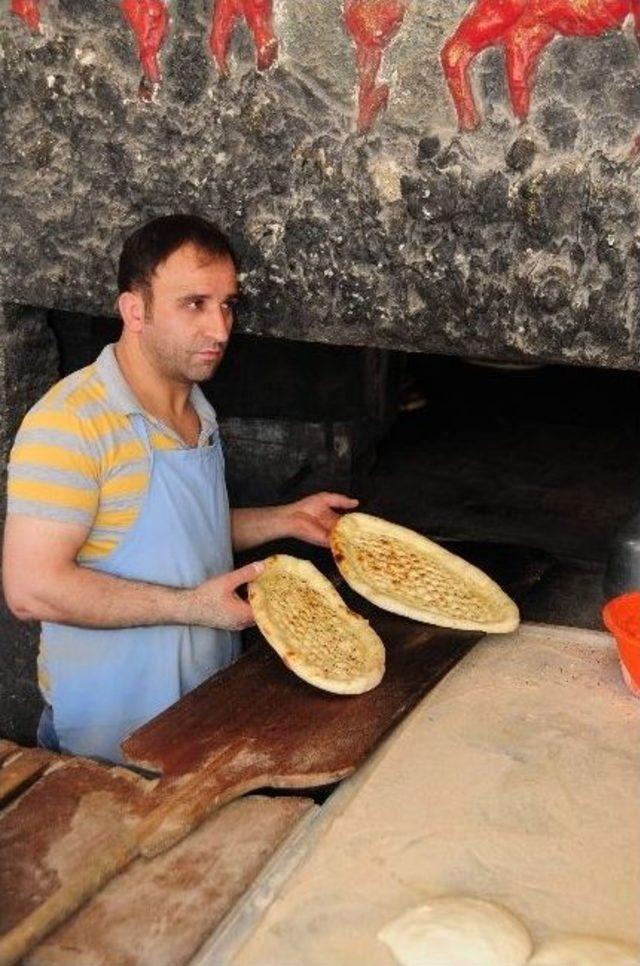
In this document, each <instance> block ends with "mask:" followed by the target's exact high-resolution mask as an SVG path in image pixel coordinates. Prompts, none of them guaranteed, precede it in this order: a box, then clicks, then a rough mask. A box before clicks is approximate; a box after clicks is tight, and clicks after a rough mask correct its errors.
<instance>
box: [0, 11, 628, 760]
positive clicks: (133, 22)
mask: <svg viewBox="0 0 640 966" xmlns="http://www.w3.org/2000/svg"><path fill="white" fill-rule="evenodd" d="M505 6H506V5H504V4H501V3H500V2H499V0H476V2H475V3H470V2H469V0H453V2H451V3H448V4H437V3H429V2H427V0H344V2H343V0H168V2H164V0H123V2H121V3H120V2H117V0H102V2H100V3H97V2H96V3H91V2H84V0H49V2H45V0H0V72H1V75H2V84H1V88H0V105H1V111H2V117H1V119H0V138H1V143H0V157H1V168H0V170H1V171H2V184H1V207H0V409H1V412H2V421H1V425H0V446H1V448H2V466H3V469H4V467H5V465H6V459H7V456H8V453H9V450H10V447H11V443H12V439H13V435H14V433H15V431H16V429H17V426H18V424H19V422H20V420H21V418H22V416H23V414H24V412H25V411H26V410H27V409H28V408H29V406H30V405H31V404H32V403H33V402H34V401H35V399H36V398H38V396H39V395H41V393H42V392H44V391H45V389H46V388H47V387H48V386H49V385H51V384H52V383H53V382H54V381H56V380H57V379H58V378H59V377H60V376H61V375H63V374H65V373H66V372H68V371H71V370H72V369H75V368H78V367H79V366H81V365H84V364H86V363H87V362H89V361H91V359H93V358H94V356H95V355H96V354H97V352H98V351H99V349H100V348H101V346H102V345H104V344H105V343H106V342H108V341H113V339H114V338H117V332H118V326H117V322H116V320H115V319H114V308H113V303H114V294H115V289H114V268H115V259H116V257H117V253H118V251H119V246H120V244H121V241H122V238H123V237H124V236H125V235H126V234H127V233H128V232H129V231H130V230H131V229H132V228H133V227H134V226H136V225H137V224H139V223H140V222H142V221H143V220H145V219H146V218H148V217H151V216H154V215H158V214H166V213H169V212H174V211H181V210H185V211H195V212H198V213H201V214H204V215H206V216H208V217H210V218H212V219H214V220H216V221H218V222H219V223H220V224H221V226H222V227H224V228H225V229H226V230H227V231H228V232H229V233H230V235H231V237H232V239H233V241H234V243H235V245H236V247H237V249H238V252H239V254H240V258H241V262H242V286H243V296H244V297H243V306H242V310H241V312H240V315H239V318H238V323H237V329H238V333H239V336H238V338H237V340H236V344H235V346H234V348H233V351H232V353H231V356H232V357H231V359H229V360H228V361H227V362H226V363H225V367H224V369H223V371H222V372H221V373H220V376H219V379H218V381H217V383H216V385H213V386H212V387H211V395H212V398H213V399H214V402H215V403H216V405H217V406H218V408H219V412H220V415H221V417H222V420H223V425H224V428H225V435H226V438H227V446H228V452H229V468H230V474H231V486H232V490H234V492H235V495H236V499H237V500H240V501H241V502H245V503H250V502H251V501H258V500H260V501H262V500H277V499H288V498H290V497H291V496H293V495H295V494H298V493H302V492H308V490H309V489H310V488H312V487H317V486H334V487H338V486H339V487H343V488H347V487H351V488H353V487H355V488H356V489H359V492H360V491H361V492H362V493H363V494H364V495H365V499H370V500H371V506H372V507H373V508H374V509H375V508H378V509H380V510H383V511H384V510H386V512H388V513H395V515H396V518H397V519H398V522H407V523H413V524H414V525H417V526H418V525H420V526H422V527H423V528H424V529H425V530H428V531H429V532H431V533H433V534H434V535H436V536H442V537H445V538H447V537H448V538H460V537H465V536H467V537H469V536H470V537H472V538H475V539H483V538H484V539H493V540H504V541H506V542H509V541H510V540H514V539H519V540H520V541H521V542H524V543H528V544H530V545H535V546H537V547H538V548H539V549H541V550H543V551H545V552H547V553H553V552H554V551H558V552H560V553H566V554H567V555H568V556H573V557H574V558H581V557H582V558H588V561H589V562H591V563H594V561H595V562H598V561H599V562H600V563H602V560H603V559H604V554H605V544H606V536H607V531H608V527H609V526H611V527H613V526H614V525H617V524H618V523H619V522H620V521H621V520H622V519H624V517H625V516H626V515H628V514H629V513H630V512H631V510H632V506H631V505H630V504H631V503H633V500H634V494H635V500H636V504H637V503H638V502H640V486H639V484H638V457H637V452H638V445H637V444H638V416H637V413H638V412H639V411H640V409H639V407H638V401H639V395H640V394H639V392H638V385H639V384H638V376H637V370H638V366H639V363H640V329H639V327H638V312H639V298H640V191H639V187H640V140H639V137H640V135H639V128H640V48H639V43H638V39H639V38H638V35H639V34H640V21H639V20H638V16H637V11H636V16H635V18H634V15H633V9H634V8H633V4H632V2H631V0H592V2H590V3H589V4H586V5H585V4H584V3H582V2H578V0H564V2H563V3H561V4H558V3H557V2H556V3H554V4H551V3H549V2H547V0H519V2H517V3H511V4H509V5H508V6H509V11H510V12H509V16H508V17H507V16H506V14H505V12H504V8H505ZM409 356H411V357H412V358H413V359H414V362H413V364H411V363H407V359H408V358H409ZM463 360H464V361H463ZM483 362H490V363H491V364H492V365H495V364H498V365H499V366H501V367H502V369H487V368H483V367H482V366H481V365H480V366H479V365H478V363H483ZM505 366H510V367H511V368H510V369H509V370H507V371H505V368H504V367H505ZM527 367H539V368H527ZM569 367H571V368H569ZM576 367H579V368H576ZM407 368H408V369H409V370H411V369H412V370H413V372H412V375H413V378H414V379H416V380H417V381H418V383H419V384H420V383H421V385H422V389H423V390H424V392H425V395H426V397H427V404H428V405H427V411H428V406H429V402H430V394H431V401H433V400H434V399H435V408H434V409H433V410H432V412H433V413H434V414H435V415H434V420H435V422H436V425H438V426H440V432H439V433H437V432H435V431H434V429H433V425H434V423H433V422H431V423H429V422H428V421H427V422H425V423H419V422H416V421H414V422H413V423H412V424H411V425H410V427H409V428H408V429H406V426H405V430H403V432H404V436H402V433H401V435H400V436H397V437H396V441H395V443H393V444H392V445H390V448H389V449H388V450H387V451H386V452H387V455H386V457H385V458H384V459H383V460H382V463H381V464H379V469H378V471H377V472H378V477H377V479H378V481H379V482H381V483H382V484H385V483H386V489H385V487H384V486H383V490H384V493H385V494H386V496H384V495H383V497H380V496H379V495H376V492H375V487H373V488H371V486H370V479H371V476H370V470H371V467H372V465H373V459H374V455H375V452H376V446H377V447H378V453H380V452H381V451H382V449H383V447H382V444H381V440H382V439H383V437H384V434H385V433H386V432H387V430H388V429H389V427H390V425H391V422H392V417H393V415H394V413H395V411H396V409H397V404H398V399H399V398H400V386H401V383H402V380H403V377H405V376H406V374H407ZM616 370H617V372H616ZM517 380H520V382H518V381H517ZM597 394H600V396H599V397H598V399H599V402H598V400H596V396H597ZM501 398H502V399H503V400H504V404H503V405H502V406H501V407H497V408H494V410H492V412H494V415H495V414H496V413H497V412H498V409H500V412H501V413H502V416H501V417H500V418H498V417H496V422H495V425H496V426H501V427H502V430H503V437H502V438H503V442H504V447H505V448H504V449H503V451H502V453H503V455H502V456H499V455H497V453H496V451H495V447H494V450H493V451H492V449H491V445H489V448H488V453H489V455H488V456H487V460H488V462H487V463H486V464H484V465H485V467H486V469H485V470H481V469H479V467H480V465H481V464H480V463H475V464H474V466H473V471H472V472H471V475H470V476H467V477H465V473H468V472H469V467H470V465H471V463H473V457H472V456H468V457H467V458H466V461H465V457H464V454H465V453H466V454H469V453H470V451H471V450H473V447H474V440H477V439H478V438H479V437H478V433H475V434H474V431H473V427H474V426H476V427H477V425H478V424H479V419H480V415H479V414H481V413H484V414H485V415H487V412H488V410H486V409H483V408H482V405H480V406H479V407H477V410H476V415H477V417H478V418H477V420H476V422H475V423H473V421H471V422H469V419H468V417H467V415H466V414H467V413H469V412H471V411H473V410H474V400H483V401H484V403H486V401H487V400H494V401H495V400H499V399H501ZM447 400H448V402H449V403H454V405H453V406H449V407H448V411H449V412H452V411H453V412H455V413H457V414H458V416H459V419H458V421H457V422H456V419H453V420H452V422H451V423H450V424H449V423H445V420H444V416H443V413H444V409H445V405H444V403H445V401H447ZM456 400H457V401H458V403H460V400H462V401H466V405H467V409H466V410H465V411H464V412H463V408H464V407H462V404H460V405H457V406H456V404H455V401H456ZM526 400H528V401H529V403H530V407H529V409H528V410H526V412H525V409H526V406H525V405H524V401H526ZM567 400H570V405H569V406H568V410H567V411H568V412H569V416H568V417H567V420H565V421H564V423H563V420H562V413H563V407H566V406H567ZM484 403H483V405H484ZM519 405H520V407H521V408H520V410H519ZM489 409H491V407H490V406H489ZM534 410H535V411H538V412H539V413H542V414H543V418H544V416H545V414H546V417H548V418H549V423H550V425H556V426H558V425H564V427H565V429H566V428H567V426H568V427H570V429H569V430H567V435H566V436H563V435H562V433H560V434H559V435H556V436H555V437H554V438H555V439H556V440H557V442H556V445H555V448H554V447H553V446H551V448H549V449H547V450H545V446H544V443H542V444H541V445H540V446H539V445H538V444H540V441H541V440H544V438H545V432H544V430H543V429H541V428H540V425H541V424H536V425H537V426H538V428H537V429H535V430H534V429H533V428H532V423H531V419H532V413H533V412H534ZM505 411H507V412H508V414H509V417H513V422H511V423H509V425H508V428H506V429H505V426H506V425H507V422H508V420H507V421H506V422H505V417H504V413H505ZM518 414H519V416H520V417H521V422H520V423H517V422H516V416H517V415H518ZM634 414H635V415H634ZM419 418H422V417H418V416H416V417H415V420H418V419H419ZM591 418H593V420H594V422H593V424H592V425H590V424H589V420H590V419H591ZM489 424H490V425H494V424H492V423H491V422H490V421H489V423H488V424H487V425H489ZM463 425H464V426H467V433H466V435H465V433H464V432H462V429H461V427H462V426H463ZM576 425H579V426H580V432H579V433H578V434H577V436H576V434H575V433H572V432H571V427H575V426H576ZM445 426H446V427H447V429H446V431H445V428H444V427H445ZM518 426H520V430H518V428H517V427H518ZM429 427H430V428H429ZM456 427H457V431H459V432H460V434H461V435H460V436H458V437H456V436H455V432H454V429H455V428H456ZM612 428H615V429H616V432H617V436H616V435H615V434H612V433H611V429H612ZM498 435H499V434H498ZM551 435H553V433H551ZM614 436H615V439H616V440H617V442H612V440H613V439H614ZM569 437H571V438H572V439H573V440H574V442H575V440H576V439H578V442H576V443H575V447H574V450H575V451H576V452H578V451H579V452H578V456H577V462H574V463H573V464H572V465H573V467H574V471H575V474H578V473H579V475H580V484H579V485H577V488H575V489H574V490H573V491H572V492H573V494H574V496H573V498H572V499H573V501H574V502H573V504H572V503H571V500H570V499H569V498H568V497H567V498H566V499H567V502H566V505H564V509H563V512H566V514H567V515H571V513H573V514H574V516H575V518H576V519H577V520H578V521H580V520H582V521H584V520H586V518H587V517H588V516H589V514H590V512H591V510H592V509H594V508H595V507H596V506H599V507H600V508H601V507H602V506H605V505H606V508H607V509H606V513H604V515H603V516H602V517H601V518H600V519H599V522H598V521H596V524H595V525H594V526H593V528H592V529H591V530H590V531H589V532H588V533H587V530H588V527H586V528H585V527H583V528H582V530H581V529H580V526H578V530H579V531H580V533H581V534H582V537H584V539H582V538H581V539H575V540H573V542H572V538H571V535H570V534H569V535H565V537H566V539H565V538H564V537H563V535H562V534H558V541H557V542H556V543H555V544H553V542H551V543H549V544H548V545H547V544H546V543H545V540H544V539H539V540H536V533H535V522H532V521H534V519H535V517H534V515H533V514H532V516H531V519H530V521H529V524H528V526H529V529H528V530H527V531H526V533H524V532H518V533H514V530H513V529H510V528H509V527H508V526H507V525H506V522H505V521H508V519H509V512H508V508H509V506H510V504H509V501H508V498H505V500H504V504H503V506H504V507H505V508H506V510H505V513H504V514H503V517H502V520H500V519H498V516H497V514H496V511H495V507H493V508H489V509H488V508H487V505H486V504H484V505H483V504H482V500H481V499H479V498H478V496H477V491H474V489H473V484H472V483H471V482H469V483H468V486H467V488H466V491H465V486H464V480H465V479H468V480H475V481H476V483H477V481H478V479H479V476H478V474H479V475H480V476H481V477H483V479H484V482H485V483H486V484H487V485H486V487H485V490H484V491H483V492H486V491H487V489H491V486H492V482H493V480H492V473H493V474H495V473H496V472H497V471H496V470H495V467H501V468H502V470H504V467H505V463H506V462H508V458H507V457H505V456H504V453H505V452H506V453H514V452H517V453H518V454H519V455H518V459H519V460H520V461H521V462H520V464H519V465H520V466H521V467H522V466H524V465H525V464H526V459H527V457H526V453H527V452H528V453H529V454H530V459H529V465H528V468H527V472H528V474H529V475H528V479H529V481H530V486H531V490H530V493H526V492H524V491H523V490H522V486H524V484H523V483H522V479H523V478H524V477H523V475H522V474H521V476H520V478H519V479H520V486H521V491H520V500H521V504H523V505H524V503H527V502H529V503H530V504H535V501H536V500H539V498H540V493H542V492H547V493H548V492H553V490H554V487H555V489H556V490H558V489H562V486H563V485H564V484H563V482H562V477H563V473H565V476H566V474H567V473H569V470H568V469H567V470H566V472H565V471H564V470H563V469H562V466H561V454H562V452H563V447H564V446H565V442H566V439H568V438H569ZM589 438H593V439H597V440H599V441H600V442H599V443H597V445H595V446H594V448H593V449H589V447H588V446H587V443H586V442H585V441H587V440H588V439H589ZM403 440H404V442H403ZM563 441H565V442H563ZM580 441H582V442H583V443H584V446H583V445H582V443H581V442H580ZM581 446H582V449H581ZM536 447H538V448H536ZM569 449H571V448H570V447H565V452H568V450H569ZM409 452H410V453H411V459H412V460H413V462H411V463H410V464H409V463H405V469H404V471H403V472H402V473H400V475H401V476H403V478H404V479H405V480H407V479H408V478H410V479H411V481H412V484H413V485H412V486H411V487H407V489H406V490H405V489H400V490H399V489H397V488H396V487H395V484H393V482H392V477H391V469H390V468H391V467H392V466H395V465H397V463H398V460H400V459H401V456H402V453H404V454H405V457H406V454H407V453H409ZM416 453H417V454H418V455H417V456H416ZM447 453H448V454H449V457H451V456H452V454H455V459H454V463H453V464H451V463H449V466H451V465H455V473H454V475H455V477H456V479H457V480H458V481H462V482H459V485H458V487H457V489H456V488H455V487H453V488H451V487H450V486H449V483H447V482H446V481H445V477H444V476H442V478H441V483H442V486H441V490H440V494H441V498H440V499H438V498H437V495H436V491H435V483H434V484H433V485H431V484H430V485H427V482H426V481H427V480H429V479H431V480H435V481H436V482H437V480H438V479H439V477H438V472H435V473H432V472H430V467H433V466H434V465H435V464H434V460H436V456H437V458H438V459H441V460H444V458H445V454H447ZM438 454H439V455H438ZM405 457H402V458H405ZM594 457H596V458H597V457H602V461H603V464H601V465H605V464H606V467H608V469H609V470H610V472H609V475H608V476H607V475H606V473H605V475H604V476H602V474H601V475H600V476H599V475H598V472H599V470H598V467H597V466H594V465H593V459H594ZM385 460H386V461H385ZM607 460H609V462H608V463H607ZM523 461H524V462H523ZM436 462H437V461H436ZM437 465H440V464H437ZM267 467H268V468H267ZM492 467H493V469H492ZM550 467H554V468H555V470H554V472H552V471H551V469H550ZM558 467H560V468H558ZM523 473H524V470H523ZM474 474H476V475H474ZM393 479H395V477H394V478H393ZM450 479H451V472H450V474H449V476H448V477H446V480H450ZM594 480H595V482H594ZM592 483H593V485H592V486H591V485H590V484H592ZM545 487H546V490H545ZM497 490H499V487H498V488H497ZM409 491H410V492H411V493H412V494H413V496H414V500H415V502H411V501H408V500H407V499H405V496H404V493H405V492H409ZM564 492H565V491H564V490H563V493H564ZM500 499H502V496H500ZM394 501H395V502H394ZM465 501H466V502H465ZM580 501H582V502H580ZM3 502H4V500H3ZM461 506H465V507H467V509H468V508H469V506H472V507H474V508H475V509H473V513H474V514H475V517H474V524H473V526H471V527H469V526H468V525H467V523H468V517H466V518H465V520H466V521H467V522H465V521H464V520H463V519H462V511H461V509H460V507H461ZM594 512H595V511H594ZM543 515H544V514H543ZM558 519H560V517H559V516H558V515H556V516H554V514H553V513H550V514H549V515H548V516H547V517H546V520H547V523H546V524H545V525H546V526H547V529H548V531H549V530H552V529H553V528H554V526H555V523H554V521H557V520H558ZM482 520H484V521H485V524H486V526H485V528H484V530H483V527H482V526H481V522H482ZM516 530H517V527H516ZM525 530H526V527H525ZM585 534H586V535H585ZM574 536H575V531H574ZM563 540H564V542H563ZM585 547H587V549H586V550H585ZM0 633H1V643H2V651H1V653H2V659H1V662H0V669H1V670H0V709H1V710H0V733H2V734H3V735H6V736H7V737H11V738H14V739H16V740H19V741H25V742H28V741H29V740H31V739H32V735H33V726H34V722H35V720H36V717H37V714H38V710H39V709H38V698H37V692H36V688H35V683H34V681H35V672H34V653H35V630H34V628H30V627H28V626H26V625H18V624H17V623H16V622H15V621H13V619H12V618H10V617H9V615H8V614H7V613H6V611H3V612H2V614H0Z"/></svg>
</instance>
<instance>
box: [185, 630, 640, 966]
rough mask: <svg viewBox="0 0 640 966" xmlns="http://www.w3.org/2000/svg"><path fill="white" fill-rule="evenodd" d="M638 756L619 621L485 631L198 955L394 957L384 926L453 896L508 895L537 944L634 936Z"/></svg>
mask: <svg viewBox="0 0 640 966" xmlns="http://www.w3.org/2000/svg"><path fill="white" fill-rule="evenodd" d="M639 762H640V704H639V703H638V701H637V700H635V699H634V698H633V697H632V696H631V695H630V693H629V692H628V691H627V690H626V688H625V686H624V684H623V682H622V678H621V675H620V670H619V666H618V659H617V655H616V651H615V647H614V646H613V644H612V640H611V638H610V637H609V636H608V635H606V634H600V633H595V632H586V631H580V630H574V629H569V628H558V627H541V626H534V625H524V626H523V627H522V628H521V629H520V631H519V632H517V633H515V634H513V635H509V636H508V637H498V636H495V637H490V638H487V639H486V640H485V641H483V642H482V643H480V644H479V645H477V646H476V647H475V648H474V650H473V651H471V652H470V653H469V654H468V655H467V656H466V657H465V658H464V659H463V660H462V662H461V663H460V664H459V665H458V666H457V667H456V668H454V670H453V671H451V672H450V673H449V675H447V677H446V678H445V679H444V680H443V681H442V682H441V683H440V684H439V685H438V686H437V687H436V688H435V689H434V690H433V691H432V692H431V693H430V694H429V695H428V696H427V697H426V698H425V699H424V700H423V701H422V702H421V704H420V705H419V706H418V707H417V708H416V709H415V710H414V712H413V713H412V714H411V716H410V717H409V718H408V719H407V720H406V721H405V723H404V724H403V725H402V726H400V727H399V728H398V729H396V731H395V732H394V733H393V734H392V735H391V736H390V737H389V739H388V740H387V741H386V743H385V744H384V745H383V746H382V747H381V748H380V749H379V750H378V751H377V752H376V753H375V754H374V755H373V756H372V758H371V759H370V761H369V762H368V763H367V765H366V766H365V767H364V768H362V769H361V770H360V771H359V772H358V773H357V774H356V775H355V776H354V777H353V778H351V779H349V780H348V781H347V782H345V783H343V785H342V786H341V788H340V789H339V790H338V791H337V792H336V793H335V794H334V796H333V797H332V798H331V799H330V800H329V801H328V802H327V803H326V804H325V805H324V806H323V809H322V810H321V814H320V815H319V816H318V818H317V820H316V823H315V828H314V830H313V832H312V833H311V835H309V836H308V839H307V844H306V849H305V848H302V849H300V848H299V851H298V856H296V855H293V854H280V856H278V858H277V861H276V862H274V863H273V864H272V865H271V867H270V869H268V870H267V871H266V873H265V875H263V877H262V881H261V882H260V883H259V885H258V887H257V888H256V887H254V889H253V890H252V892H251V893H250V894H249V896H247V897H246V899H245V901H244V902H243V903H241V904H240V905H239V906H238V907H236V910H235V911H234V913H232V914H231V916H230V917H229V919H228V920H227V922H226V924H225V925H224V926H223V927H221V928H220V929H219V930H218V932H217V934H216V935H215V936H213V937H212V938H211V939H210V941H209V942H208V943H207V944H205V947H204V948H203V951H202V952H201V954H200V955H199V956H198V957H197V960H196V962H197V963H198V966H202V964H204V963H209V964H213V963H216V964H219V963H223V962H224V963H227V962H233V963H234V964H242V966H276V964H277V966H287V964H291V966H293V964H295V966H301V964H318V966H326V964H328V963H331V964H332V966H338V964H345V966H346V964H349V966H352V964H353V963H354V962H366V963H367V964H371V966H375V964H380V966H383V964H390V963H392V962H393V960H392V958H391V955H390V953H389V952H388V950H387V948H386V947H385V946H383V945H382V943H380V942H379V941H378V939H377V938H376V937H377V933H378V931H379V929H380V928H381V927H382V926H383V925H384V924H385V923H386V922H388V921H389V920H390V919H392V918H394V917H395V916H397V915H399V914H400V913H402V912H403V911H404V910H405V909H407V908H410V907H412V906H416V905H419V904H420V903H422V902H423V901H424V900H425V899H427V898H428V897H431V896H435V895H443V894H465V895H471V896H476V897H482V898H486V899H490V900H493V901H497V902H500V903H502V904H504V905H505V906H507V907H508V908H509V909H511V910H512V911H513V912H514V913H516V914H517V915H518V916H520V917H521V919H522V920H523V922H524V923H525V925H526V926H527V927H528V928H529V930H530V931H531V934H532V936H533V939H534V942H536V943H538V942H540V941H541V940H544V939H546V938H549V937H551V936H553V935H556V934H557V933H560V932H574V933H582V934H584V933H594V934H601V935H606V936H611V937H614V938H618V939H623V940H627V941H632V942H638V940H639V939H640V921H639V920H638V916H637V911H638V908H639V907H640V797H639V796H638V787H639V781H638V776H639V769H638V765H639ZM300 855H302V859H301V861H299V863H298V865H297V867H295V871H294V872H293V873H291V874H289V870H290V869H291V866H292V865H295V861H296V858H298V857H299V856H300ZM287 875H288V877H286V876H287ZM283 879H284V883H283ZM271 899H273V901H272V902H271V904H270V905H269V902H270V901H271ZM265 907H267V908H266V912H265V911H264V910H265Z"/></svg>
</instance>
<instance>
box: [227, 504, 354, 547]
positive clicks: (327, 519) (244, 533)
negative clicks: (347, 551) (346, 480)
mask: <svg viewBox="0 0 640 966" xmlns="http://www.w3.org/2000/svg"><path fill="white" fill-rule="evenodd" d="M357 505H358V500H353V499H351V497H349V496H343V495H342V494H341V493H314V494H313V496H306V497H304V499H302V500H297V501H296V502H295V503H287V504H285V506H265V507H259V508H258V507H256V508H252V509H243V510H232V511H231V534H232V537H233V546H234V549H235V550H249V549H250V548H251V547H258V546H260V544H262V543H267V542H268V541H270V540H279V539H281V538H282V537H297V538H298V540H306V541H307V542H308V543H315V544H316V545H317V546H319V547H328V546H329V534H330V533H331V531H332V529H333V527H334V526H335V525H336V523H337V522H338V520H339V519H340V514H339V512H337V511H339V510H355V508H356V507H357Z"/></svg>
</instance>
